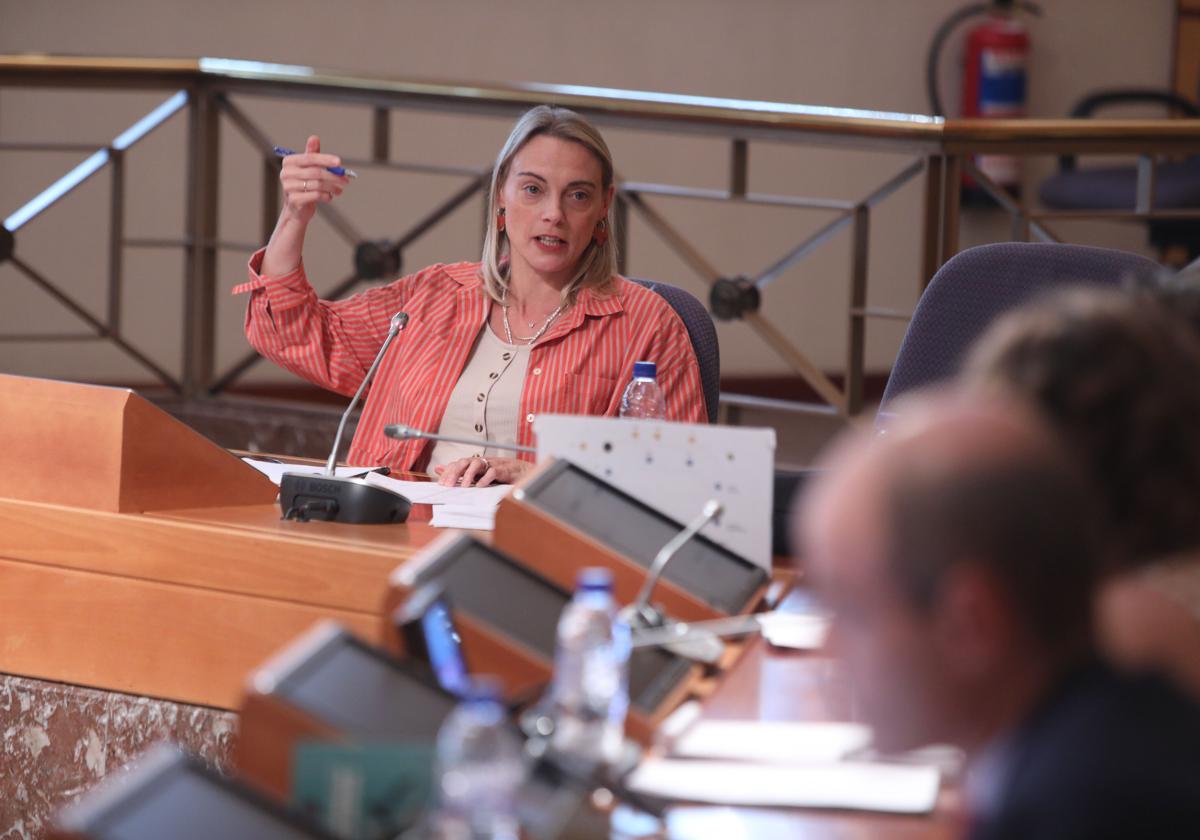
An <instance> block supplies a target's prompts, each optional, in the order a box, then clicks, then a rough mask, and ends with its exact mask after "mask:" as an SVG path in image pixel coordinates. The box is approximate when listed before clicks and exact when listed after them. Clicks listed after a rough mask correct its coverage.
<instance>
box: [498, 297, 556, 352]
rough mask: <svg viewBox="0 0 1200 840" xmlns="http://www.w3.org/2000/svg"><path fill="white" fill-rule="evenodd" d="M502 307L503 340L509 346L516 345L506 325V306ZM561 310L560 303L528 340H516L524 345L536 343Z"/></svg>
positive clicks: (509, 328)
mask: <svg viewBox="0 0 1200 840" xmlns="http://www.w3.org/2000/svg"><path fill="white" fill-rule="evenodd" d="M507 297H508V296H507V295H505V298H507ZM503 306H504V338H505V339H506V340H507V341H508V343H509V344H516V343H517V342H516V341H513V334H512V327H510V326H509V325H508V304H507V303H504V304H503ZM562 309H563V305H562V304H561V303H560V304H559V305H558V306H556V307H555V308H554V311H553V312H551V313H550V315H549V317H547V318H546V323H544V324H542V328H541V329H539V330H538V331H537V332H535V333H534V334H533V335H532V336H530V337H529V338H524V337H518V339H517V340H518V341H524V342H525V343H526V344H533V343H534V342H535V341H537V340H538V339H539V338H541V337H542V336H543V335H545V333H546V330H548V329H550V325H551V324H553V323H554V319H555V318H557V317H558V316H559V313H561V312H562ZM529 326H531V327H532V326H533V324H530V325H529Z"/></svg>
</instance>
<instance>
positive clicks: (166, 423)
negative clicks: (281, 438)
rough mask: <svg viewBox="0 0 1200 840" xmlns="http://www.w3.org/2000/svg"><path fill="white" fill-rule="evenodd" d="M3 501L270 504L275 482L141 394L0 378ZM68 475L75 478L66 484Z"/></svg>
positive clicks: (113, 506) (106, 506) (150, 506)
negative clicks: (6, 477) (18, 477)
mask: <svg viewBox="0 0 1200 840" xmlns="http://www.w3.org/2000/svg"><path fill="white" fill-rule="evenodd" d="M0 438H2V439H3V440H4V446H3V447H2V448H0V474H3V475H5V476H9V477H12V476H20V481H12V480H10V481H8V482H7V483H6V484H5V489H4V495H5V496H7V497H9V498H15V499H21V500H24V501H33V502H47V503H50V504H60V505H71V506H75V507H84V508H91V509H93V510H105V511H114V512H115V511H127V512H133V511H143V510H163V509H168V508H179V507H205V506H211V505H215V504H222V505H239V504H253V503H257V502H261V503H269V502H271V501H273V500H274V499H275V497H276V495H278V491H277V489H276V488H275V485H274V484H272V483H271V482H270V481H269V480H268V479H267V478H266V477H265V476H263V475H262V474H260V473H259V472H258V471H257V470H255V469H253V468H252V467H250V466H248V465H246V464H244V463H242V462H241V461H240V460H239V459H238V458H236V457H234V456H233V455H231V454H230V453H228V452H226V451H225V450H224V449H222V448H221V447H219V446H217V445H216V444H215V443H213V442H212V441H210V440H208V439H206V438H204V437H203V436H201V435H200V434H198V433H197V432H195V431H193V430H192V429H190V428H188V427H187V426H185V425H184V424H183V423H180V422H179V421H178V420H176V419H175V418H173V417H171V416H170V415H169V414H167V413H165V412H163V411H161V410H160V409H158V408H156V407H155V406H153V405H151V404H150V403H148V402H146V401H145V400H144V399H142V398H141V397H139V396H138V395H137V394H135V393H133V392H132V391H129V390H128V389H123V388H104V387H100V386H97V385H80V384H78V383H74V382H56V381H54V380H49V379H33V378H29V377H24V376H9V375H6V374H0ZM68 476H69V480H67V479H68Z"/></svg>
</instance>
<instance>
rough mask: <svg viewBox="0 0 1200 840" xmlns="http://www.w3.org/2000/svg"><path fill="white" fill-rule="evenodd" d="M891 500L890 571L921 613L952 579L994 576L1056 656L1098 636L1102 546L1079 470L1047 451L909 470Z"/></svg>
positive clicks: (1006, 452) (1000, 452)
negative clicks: (952, 573) (969, 569)
mask: <svg viewBox="0 0 1200 840" xmlns="http://www.w3.org/2000/svg"><path fill="white" fill-rule="evenodd" d="M888 490H889V495H888V496H887V497H886V499H887V504H888V510H889V518H890V522H889V526H890V527H889V528H888V533H889V534H890V538H891V542H890V546H889V549H888V556H889V568H890V570H891V571H892V574H893V575H894V576H895V579H896V581H897V583H898V584H899V585H900V586H901V588H902V589H903V590H904V591H905V592H907V594H908V596H909V598H910V599H911V600H912V602H913V603H914V604H916V605H917V606H918V607H922V608H928V607H930V606H932V604H933V603H934V601H935V600H936V598H937V595H938V592H939V590H940V587H941V583H942V581H943V580H944V578H945V574H946V572H947V570H949V569H950V568H951V567H952V566H954V565H957V564H959V563H963V562H970V563H975V564H978V565H979V566H982V567H983V568H985V569H986V570H987V571H988V572H989V573H990V574H991V575H992V576H993V577H994V579H995V580H996V581H998V582H999V583H1000V585H1001V586H1002V587H1003V588H1004V589H1005V590H1006V591H1007V593H1008V595H1009V597H1010V600H1011V604H1012V609H1013V610H1014V612H1015V613H1016V614H1017V615H1018V616H1019V617H1020V618H1021V619H1022V620H1023V623H1024V626H1025V627H1026V628H1027V629H1028V631H1029V632H1030V634H1031V636H1033V637H1034V638H1035V639H1037V640H1040V641H1043V642H1045V643H1046V644H1048V645H1050V646H1053V647H1061V646H1071V645H1075V644H1078V643H1081V642H1084V641H1086V640H1087V639H1088V638H1089V637H1090V631H1091V610H1092V603H1091V598H1092V591H1093V586H1094V584H1095V581H1096V576H1097V563H1096V552H1097V550H1098V543H1099V541H1098V539H1097V534H1096V529H1095V516H1094V515H1093V514H1092V509H1093V504H1092V498H1093V497H1092V495H1091V493H1090V492H1089V490H1088V488H1087V485H1086V483H1085V481H1084V480H1083V478H1082V477H1081V475H1080V474H1079V472H1078V470H1077V469H1076V467H1075V465H1074V464H1073V463H1072V462H1071V461H1070V460H1069V459H1068V458H1066V457H1065V456H1064V455H1063V454H1062V453H1061V452H1058V451H1057V450H1056V449H1054V448H1053V447H1051V446H1049V445H1046V446H1041V447H1030V448H1029V449H1023V450H1019V451H1014V450H1012V448H1011V447H1009V448H1003V449H997V450H995V451H994V452H992V453H990V454H989V455H987V456H986V457H976V458H973V459H971V460H970V461H967V462H965V463H964V462H955V463H943V464H941V465H937V464H929V463H925V462H916V461H914V462H912V463H909V464H905V465H902V466H901V469H900V470H899V471H898V473H897V474H896V478H895V479H893V481H892V483H891V486H890V488H888Z"/></svg>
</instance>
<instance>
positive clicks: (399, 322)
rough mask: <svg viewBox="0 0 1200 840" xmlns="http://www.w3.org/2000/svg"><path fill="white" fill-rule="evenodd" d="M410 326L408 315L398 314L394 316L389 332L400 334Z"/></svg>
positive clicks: (405, 313) (404, 313) (389, 325)
mask: <svg viewBox="0 0 1200 840" xmlns="http://www.w3.org/2000/svg"><path fill="white" fill-rule="evenodd" d="M407 324H408V313H407V312H397V313H396V314H395V315H393V316H392V320H391V323H389V324H388V331H389V332H399V331H400V330H402V329H404V327H405V326H406V325H407Z"/></svg>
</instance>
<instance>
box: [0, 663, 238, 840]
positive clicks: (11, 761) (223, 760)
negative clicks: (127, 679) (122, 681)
mask: <svg viewBox="0 0 1200 840" xmlns="http://www.w3.org/2000/svg"><path fill="white" fill-rule="evenodd" d="M236 734H237V715H235V714H234V713H232V712H226V711H222V710H219V709H211V708H207V707H203V706H187V705H183V704H180V703H171V702H167V701H163V700H154V699H151V698H148V697H135V696H131V695H128V694H117V693H113V692H107V691H98V690H95V689H90V688H81V687H79V686H73V685H64V684H62V683H53V682H44V681H41V680H33V679H27V678H24V677H15V676H9V675H6V674H0V840H37V838H41V837H43V836H45V832H46V830H47V828H48V827H49V825H50V821H51V819H52V817H53V814H54V812H55V810H56V809H57V808H58V807H59V806H61V805H64V804H66V803H68V802H72V801H74V800H76V799H78V798H79V797H80V796H81V795H82V794H83V793H85V792H86V791H87V790H89V789H90V788H91V787H92V786H93V785H95V784H96V782H98V781H99V780H100V779H102V778H103V777H104V776H106V775H108V774H109V773H112V772H114V771H116V770H118V769H120V768H121V767H123V766H125V765H126V764H127V763H129V762H131V761H136V759H137V756H138V755H140V754H141V753H142V752H143V751H144V750H145V749H146V748H147V747H149V746H150V745H151V744H152V743H154V742H156V741H159V740H162V739H169V740H172V741H175V742H177V743H178V744H179V745H180V746H182V747H184V748H185V749H187V750H190V751H191V752H193V753H195V754H197V755H198V756H200V757H201V758H202V759H204V760H205V761H207V762H209V763H210V764H212V765H213V766H215V767H216V768H217V769H219V770H221V771H223V772H228V771H229V770H230V769H231V768H232V763H233V743H234V739H235V737H236Z"/></svg>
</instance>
